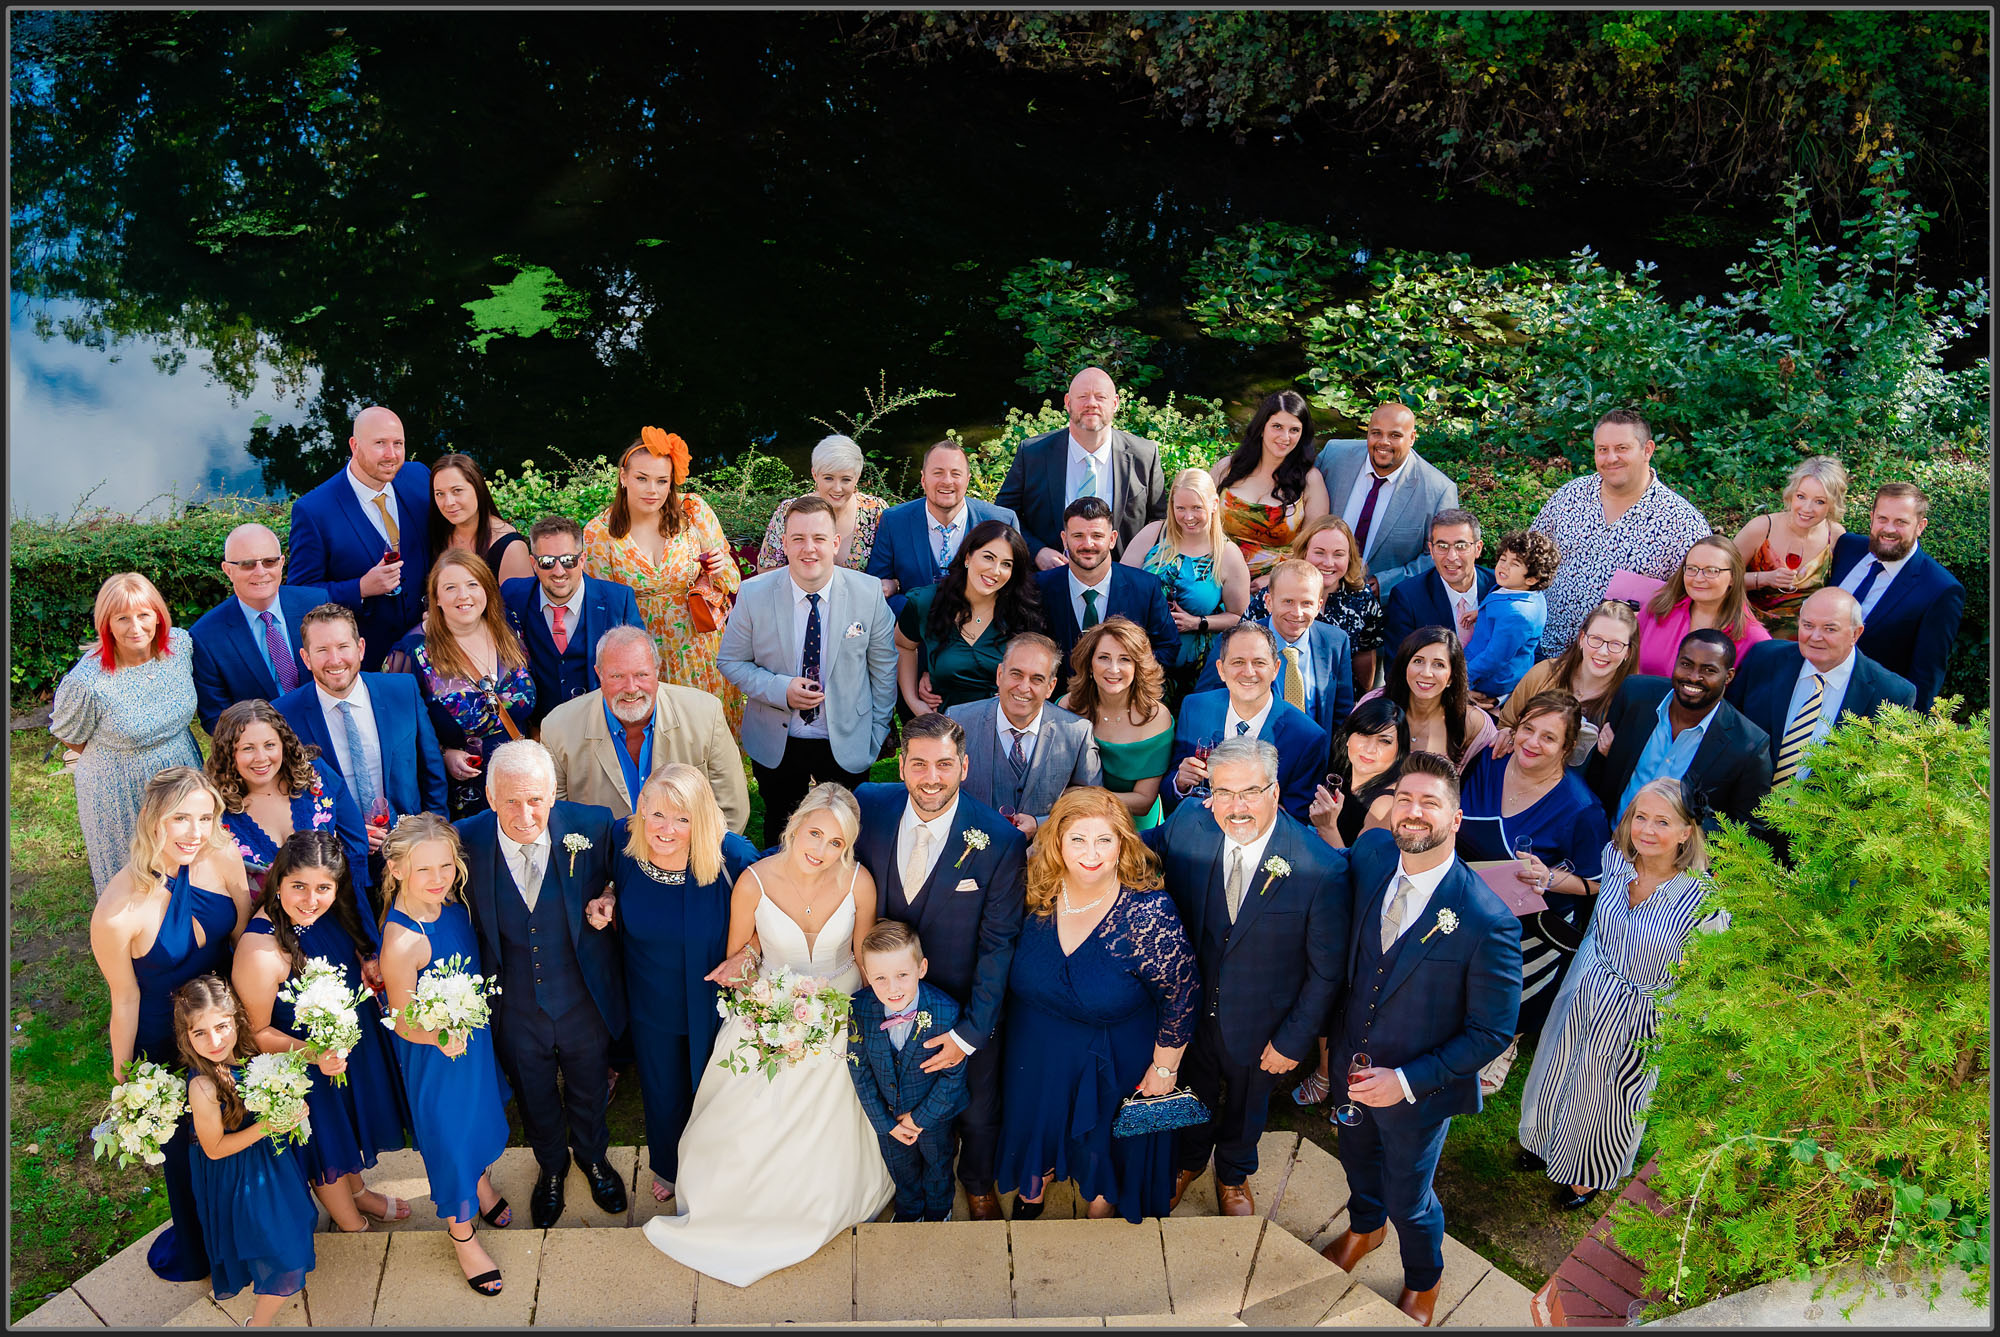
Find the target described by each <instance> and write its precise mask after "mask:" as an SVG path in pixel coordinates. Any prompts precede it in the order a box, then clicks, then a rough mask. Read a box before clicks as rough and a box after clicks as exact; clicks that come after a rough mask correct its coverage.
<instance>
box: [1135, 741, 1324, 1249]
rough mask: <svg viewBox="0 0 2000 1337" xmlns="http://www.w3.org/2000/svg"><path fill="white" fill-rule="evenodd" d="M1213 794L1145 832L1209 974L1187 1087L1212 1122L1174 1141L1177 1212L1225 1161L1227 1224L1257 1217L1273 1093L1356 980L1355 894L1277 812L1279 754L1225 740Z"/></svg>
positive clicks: (1318, 843)
mask: <svg viewBox="0 0 2000 1337" xmlns="http://www.w3.org/2000/svg"><path fill="white" fill-rule="evenodd" d="M1208 773H1209V780H1210V783H1211V784H1212V785H1213V786H1214V792H1213V793H1212V794H1211V795H1210V796H1209V798H1208V801H1207V805H1206V807H1205V808H1204V807H1203V806H1202V805H1199V804H1195V803H1184V804H1182V805H1181V807H1180V809H1179V811H1177V812H1175V813H1174V815H1173V818H1172V819H1171V820H1169V821H1168V822H1167V823H1166V824H1165V825H1164V826H1156V827H1154V828H1152V829H1151V830H1149V831H1145V832H1142V833H1141V839H1143V840H1144V841H1145V842H1146V845H1147V847H1148V848H1150V849H1151V850H1153V852H1154V853H1156V854H1158V855H1160V856H1161V859H1162V862H1164V863H1165V865H1166V879H1167V894H1168V895H1170V896H1172V897H1173V898H1174V909H1175V910H1176V911H1177V912H1178V913H1179V915H1180V919H1181V923H1182V925H1183V926H1185V927H1186V929H1187V934H1188V939H1189V941H1191V942H1192V943H1193V944H1194V949H1195V958H1196V961H1197V962H1198V963H1199V965H1200V967H1201V988H1202V1006H1201V1019H1200V1022H1199V1024H1198V1025H1197V1026H1196V1028H1195V1033H1194V1040H1193V1042H1192V1043H1191V1044H1190V1045H1189V1046H1188V1049H1187V1053H1186V1054H1185V1056H1184V1057H1183V1059H1182V1062H1181V1067H1182V1074H1181V1079H1182V1081H1183V1082H1184V1083H1185V1084H1186V1085H1187V1086H1188V1087H1189V1088H1190V1089H1192V1090H1193V1091H1194V1093H1195V1095H1197V1096H1199V1097H1200V1098H1201V1100H1202V1103H1203V1104H1205V1105H1207V1106H1208V1108H1209V1110H1210V1112H1211V1116H1212V1117H1211V1118H1210V1119H1209V1121H1208V1122H1207V1123H1205V1124H1199V1125H1196V1126H1194V1127H1191V1128H1183V1129H1182V1130H1181V1131H1180V1134H1179V1136H1178V1137H1176V1138H1175V1153H1176V1156H1177V1159H1178V1160H1179V1163H1180V1164H1179V1170H1180V1173H1179V1176H1178V1177H1177V1178H1176V1179H1175V1181H1174V1198H1173V1205H1174V1206H1176V1207H1178V1206H1179V1205H1180V1200H1181V1195H1182V1194H1184V1193H1186V1192H1187V1189H1188V1185H1190V1184H1192V1183H1193V1182H1194V1181H1195V1180H1196V1179H1198V1178H1200V1177H1201V1172H1202V1171H1203V1170H1205V1169H1207V1168H1208V1161H1209V1156H1210V1154H1211V1153H1213V1155H1214V1157H1215V1196H1216V1202H1217V1206H1218V1208H1219V1209H1220V1211H1221V1213H1222V1215H1224V1216H1255V1215H1256V1214H1257V1204H1256V1202H1255V1201H1253V1200H1252V1198H1251V1196H1250V1182H1249V1181H1250V1176H1251V1175H1253V1174H1256V1173H1257V1139H1258V1138H1260V1137H1262V1136H1263V1133H1264V1121H1265V1117H1266V1116H1267V1114H1268V1113H1269V1110H1270V1101H1271V1088H1272V1087H1273V1086H1275V1085H1276V1084H1277V1080H1278V1078H1279V1077H1280V1076H1282V1075H1284V1074H1285V1073H1288V1072H1290V1071H1291V1070H1292V1069H1293V1068H1296V1067H1297V1066H1298V1065H1299V1062H1300V1060H1302V1059H1305V1058H1310V1057H1314V1056H1315V1054H1314V1051H1316V1050H1317V1049H1318V1048H1319V1036H1320V1033H1321V1032H1322V1031H1323V1030H1325V1029H1326V1017H1327V1013H1328V1012H1329V1011H1331V1010H1332V1008H1333V1004H1334V1000H1335V999H1336V998H1337V997H1339V995H1340V991H1341V986H1342V984H1343V983H1344V981H1345V980H1346V978H1347V946H1348V942H1349V938H1350V934H1349V932H1348V921H1349V919H1350V918H1351V917H1352V915H1353V912H1354V908H1353V897H1352V896H1351V895H1350V893H1349V891H1348V886H1347V853H1346V851H1344V850H1338V849H1335V848H1333V847H1332V846H1330V845H1328V844H1327V843H1326V842H1325V841H1324V840H1321V839H1320V838H1319V836H1318V835H1317V834H1315V833H1314V832H1313V831H1312V829H1311V828H1309V827H1305V826H1301V825H1300V824H1299V823H1298V822H1295V821H1293V820H1292V819H1291V818H1290V817H1288V816H1286V815H1285V814H1284V813H1282V812H1280V811H1279V810H1278V749H1277V748H1275V747H1273V746H1272V745H1271V744H1269V743H1267V742H1265V741H1263V740H1262V739H1261V738H1237V739H1231V740H1229V741H1227V742H1224V743H1221V744H1219V745H1218V746H1217V747H1216V749H1215V751H1214V752H1213V753H1211V754H1210V756H1209V758H1208Z"/></svg>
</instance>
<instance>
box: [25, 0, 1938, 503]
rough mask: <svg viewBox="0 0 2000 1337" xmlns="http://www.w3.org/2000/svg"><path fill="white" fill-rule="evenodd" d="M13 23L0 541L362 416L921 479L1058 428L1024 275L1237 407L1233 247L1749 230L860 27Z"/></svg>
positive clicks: (1519, 251)
mask: <svg viewBox="0 0 2000 1337" xmlns="http://www.w3.org/2000/svg"><path fill="white" fill-rule="evenodd" d="M10 20H11V23H12V37H13V42H14V46H13V55H14V67H13V76H12V77H13V83H12V87H11V89H10V95H11V96H10V104H11V115H12V124H11V129H12V150H11V151H12V154H13V161H12V168H13V196H12V198H11V200H10V202H9V207H10V215H11V218H12V222H13V255H12V260H13V287H12V289H11V290H10V293H9V306H8V320H9V333H10V335H11V336H12V337H11V338H10V341H9V346H10V354H9V365H8V385H9V391H10V393H9V409H8V414H9V423H8V426H9V433H10V442H11V446H12V449H11V452H10V456H11V460H10V466H9V467H10V476H11V482H12V484H13V493H14V508H15V511H16V512H17V513H21V514H33V515H56V516H61V515H65V514H68V513H69V512H70V511H71V510H72V508H74V507H75V506H76V505H77V503H78V501H79V499H80V498H82V497H83V495H84V494H85V493H86V492H90V493H91V495H90V499H89V500H90V504H91V505H93V506H107V507H110V508H112V509H114V510H132V509H135V508H138V507H141V506H143V505H145V504H147V503H148V502H149V501H151V500H152V499H154V498H156V497H158V496H159V495H160V494H162V493H168V492H171V493H177V494H178V495H179V496H181V497H183V498H198V497H200V496H204V495H208V494H211V493H214V492H239V493H248V494H260V493H265V492H270V493H273V494H282V493H284V492H287V491H291V492H296V491H299V490H302V489H303V488H305V487H308V486H310V485H311V484H312V483H313V482H315V481H317V480H318V479H319V478H321V477H323V476H324V475H326V474H327V473H328V472H330V471H331V470H332V469H334V468H336V467H338V465H339V464H340V463H341V462H342V461H344V459H345V450H346V439H347V435H348V425H347V423H348V419H349V417H350V416H351V414H352V413H353V411H354V410H355V409H357V408H359V407H360V406H362V405H364V404H366V403H370V402H380V403H384V404H387V405H389V406H390V407H392V408H394V409H395V410H396V411H397V412H398V413H399V414H400V415H401V417H402V419H403V422H404V424H405V426H406V428H407V430H408V432H409V437H410V453H411V455H412V457H414V458H418V459H425V460H428V459H430V458H434V457H435V456H436V455H437V454H438V453H440V452H441V451H443V450H444V449H446V448H447V447H449V448H451V449H457V450H466V451H469V452H470V453H472V454H473V455H474V456H475V457H476V458H478V459H480V460H481V462H482V463H483V464H485V465H486V466H487V467H488V469H489V470H490V469H491V468H493V467H495V466H512V465H517V464H518V463H519V462H520V461H522V460H524V459H529V458H532V459H534V460H536V462H537V463H538V464H541V465H542V466H544V467H545V468H546V467H548V466H551V465H555V464H557V463H558V462H559V458H558V457H559V454H560V455H568V456H570V457H574V458H591V457H602V456H605V455H615V454H616V453H617V451H618V450H619V449H620V448H622V446H623V445H624V444H625V443H626V442H628V441H629V440H631V439H632V438H633V437H634V436H635V435H636V433H637V429H638V427H639V425H641V424H642V423H651V424H656V425H658V426H660V427H663V428H666V429H668V430H671V431H677V432H679V433H680V434H681V435H682V436H684V437H685V438H686V439H687V440H688V442H689V443H690V445H691V446H692V448H693V450H694V452H695V457H696V467H697V469H700V468H701V467H703V466H704V465H711V464H714V463H717V462H720V461H722V460H726V459H729V458H732V457H735V456H737V455H738V454H740V453H741V452H742V450H743V448H744V447H745V446H746V445H750V444H755V445H757V446H758V447H759V448H760V449H763V450H766V451H768V452H771V453H775V454H778V455H780V456H782V457H784V458H786V459H787V460H789V461H791V462H792V463H794V464H795V465H798V466H800V467H801V468H802V467H803V464H804V460H805V457H806V456H807V454H808V453H809V452H810V449H811V446H812V444H813V442H814V441H816V440H817V439H818V438H819V437H820V436H821V435H823V434H824V432H825V430H826V429H825V428H824V427H822V426H821V425H820V424H818V423H816V422H815V421H813V419H814V418H816V417H817V418H822V419H829V420H837V419H838V417H839V415H841V414H843V413H855V412H858V411H860V410H861V409H862V408H863V402H864V391H866V390H869V389H873V388H875V387H877V386H878V384H880V383H881V382H882V381H883V380H884V379H885V378H886V383H887V385H888V387H889V388H890V389H892V390H893V389H896V388H914V387H918V386H925V387H934V388H936V389H938V390H940V391H944V392H946V394H947V395H948V397H947V398H940V399H933V400H930V401H927V402H925V403H923V404H920V405H918V406H916V407H914V408H912V409H908V410H905V411H903V412H900V413H898V414H896V415H894V416H893V417H891V418H889V419H887V420H886V421H885V423H884V425H883V429H882V431H881V432H880V433H879V434H877V435H875V436H872V437H870V438H868V439H867V441H866V442H865V443H864V444H866V445H868V446H870V447H871V448H879V449H881V450H883V451H884V452H886V453H888V454H890V455H893V456H906V455H907V454H908V452H910V451H911V450H913V449H916V448H918V447H920V446H921V445H922V444H924V443H927V442H929V441H932V440H935V439H936V438H937V437H938V436H939V435H941V434H942V433H943V431H944V429H946V428H947V427H956V428H958V429H960V430H965V431H967V432H968V433H969V434H977V433H978V431H980V430H981V429H990V428H991V426H992V425H993V424H995V423H997V422H998V421H999V420H1000V419H1001V418H1002V417H1003V416H1004V415H1005V412H1006V410H1007V408H1008V407H1009V406H1010V405H1016V404H1021V405H1025V406H1028V407H1032V406H1034V405H1035V404H1038V403H1040V402H1041V400H1042V398H1043V396H1042V395H1041V394H1039V393H1035V394H1030V393H1029V392H1028V391H1026V390H1024V389H1023V388H1022V387H1021V386H1020V385H1019V384H1017V383H1016V378H1017V377H1018V376H1020V375H1021V374H1022V370H1023V367H1022V354H1023V352H1024V350H1025V347H1026V345H1025V342H1024V341H1023V340H1022V339H1021V337H1020V336H1019V335H1018V333H1016V332H1015V331H1014V330H1013V329H1012V328H1011V326H1010V323H1009V322H1006V321H1002V320H1000V319H998V318H997V317H995V316H994V314H993V312H992V306H993V303H994V302H995V301H996V300H997V298H998V296H999V291H1000V284H1001V281H1002V279H1003V278H1004V277H1005V275H1006V273H1007V271H1008V269H1010V268H1011V267H1013V266H1015V265H1020V264H1024V263H1026V262H1027V261H1029V260H1031V259H1033V258H1035V257H1038V256H1054V257H1058V258H1064V259H1070V260H1073V261H1075V262H1077V263H1078V264H1084V265H1108V266H1115V267H1117V268H1120V269H1123V270H1125V271H1126V272H1128V273H1130V274H1131V275H1132V277H1133V285H1134V290H1135V293H1136V295H1137V297H1138V299H1139V303H1140V310H1138V311H1137V312H1132V313H1128V314H1127V316H1125V317H1122V318H1121V319H1124V320H1128V321H1130V322H1131V323H1133V324H1136V325H1138V326H1139V327H1141V328H1142V329H1145V330H1147V331H1148V332H1151V333H1155V334H1158V335H1160V336H1162V337H1163V338H1164V340H1165V342H1164V344H1163V347H1162V351H1161V354H1160V356H1159V357H1158V358H1157V359H1155V360H1156V361H1157V362H1158V364H1159V365H1161V366H1162V367H1163V368H1164V371H1165V375H1164V376H1163V377H1162V378H1161V379H1160V380H1159V381H1158V382H1156V383H1154V384H1153V385H1152V386H1150V387H1148V389H1147V391H1146V393H1147V394H1149V395H1150V396H1152V397H1155V398H1157V397H1159V396H1160V395H1162V394H1163V393H1164V392H1165V391H1167V390H1169V389H1172V390H1177V391H1180V392H1182V393H1191V394H1198V395H1203V396H1218V397H1221V398H1223V399H1225V400H1228V401H1231V402H1238V401H1240V400H1242V399H1243V398H1244V397H1246V396H1254V395H1255V394H1257V393H1261V392H1262V390H1263V389H1265V388H1268V387H1269V386H1270V385H1271V384H1272V383H1273V382H1274V381H1282V380H1284V379H1285V378H1286V377H1288V376H1290V375H1291V374H1294V373H1295V372H1296V371H1298V370H1299V368H1300V364H1299V361H1298V358H1297V354H1296V352H1295V351H1287V350H1284V349H1279V350H1275V351H1273V350H1270V349H1266V350H1261V351H1257V350H1247V349H1243V348H1239V347H1237V346H1235V345H1232V344H1228V343H1225V342H1222V341H1217V340H1212V339H1205V338H1201V337H1198V336H1197V334H1196V331H1195V330H1194V328H1193V327H1192V326H1191V325H1189V324H1187V323H1186V320H1185V317H1184V315H1183V314H1182V312H1181V302H1182V300H1183V298H1184V296H1185V293H1184V291H1183V288H1184V285H1183V279H1182V276H1183V275H1184V273H1185V271H1186V268H1187V265H1188V263H1189V261H1191V260H1192V259H1193V258H1194V256H1195V255H1196V254H1197V253H1198V252H1199V251H1200V249H1201V248H1202V246H1203V245H1204V244H1205V243H1206V242H1207V241H1208V240H1209V239H1210V238H1211V237H1212V236H1214V235H1216V234H1217V233H1221V232H1226V231H1228V230H1229V229H1230V228H1232V227H1234V226H1236V225H1237V224H1238V223H1242V222H1247V221H1252V220H1257V219H1277V220H1283V221H1287V222H1293V223H1299V224H1307V225H1312V226H1317V227H1323V228H1326V229H1328V230H1330V231H1332V232H1333V233H1334V234H1335V235H1337V236H1338V237H1339V238H1340V239H1341V240H1342V242H1343V243H1348V244H1351V245H1353V246H1354V247H1356V248H1357V249H1359V248H1370V249H1379V248H1381V247H1386V246H1398V247H1404V248H1413V249H1415V248H1422V249H1433V250H1461V251H1469V252H1471V253H1472V255H1473V256H1474V258H1475V260H1477V261H1480V262H1497V261H1502V260H1510V259H1529V258H1541V257H1556V256H1561V255H1564V254H1566V253H1568V252H1569V251H1570V250H1572V249H1574V248H1575V247H1578V246H1582V245H1586V244H1588V245H1591V246H1593V247H1595V248H1596V249H1597V251H1598V252H1599V253H1600V254H1601V255H1602V256H1603V257H1604V258H1605V259H1606V261H1607V262H1608V263H1610V264H1612V265H1613V266H1614V267H1621V268H1623V267H1629V266H1630V264H1631V263H1632V262H1633V261H1634V260H1637V259H1639V258H1646V259H1651V260H1655V261H1658V262H1659V263H1660V266H1661V269H1660V273H1661V276H1662V278H1663V279H1664V280H1665V281H1666V283H1667V286H1668V287H1669V290H1670V291H1673V292H1675V293H1677V294H1682V293H1691V292H1694V291H1706V292H1714V291H1719V290H1720V288H1721V286H1722V271H1723V268H1724V266H1725V265H1726V264H1727V263H1729V262H1730V261H1732V260H1734V259H1737V258H1740V257H1741V255H1742V250H1743V244H1744V241H1745V239H1746V237H1747V235H1749V233H1748V232H1747V231H1746V230H1745V226H1744V225H1745V223H1748V224H1750V225H1754V224H1755V223H1756V222H1757V221H1759V220H1758V218H1757V217H1756V216H1754V211H1752V210H1750V209H1749V207H1748V206H1746V207H1744V208H1738V209H1735V210H1724V209H1721V208H1717V207H1713V206H1711V207H1710V208H1709V209H1707V210H1705V211H1704V218H1705V219H1706V220H1708V221H1706V222H1704V223H1702V224H1700V225H1699V226H1695V227H1690V225H1689V223H1688V221H1687V216H1688V214H1689V212H1690V209H1691V202H1690V201H1688V200H1674V199H1665V198H1655V197H1648V196H1643V195H1641V194H1639V193H1637V192H1634V191H1630V190H1624V189H1617V188H1608V187H1604V186H1593V185H1591V184H1589V183H1582V184H1580V185H1578V186H1577V187H1575V188H1574V189H1572V190H1571V191H1569V192H1568V193H1567V195H1566V197H1565V198H1561V199H1544V198H1543V197H1542V196H1538V197H1537V199H1538V203H1537V204H1536V205H1535V207H1521V206H1519V205H1516V204H1513V203H1509V202H1506V201H1502V200H1500V199H1496V198H1493V197H1491V196H1487V195H1483V194H1480V193H1477V192H1475V191H1469V190H1467V191H1459V192H1456V193H1455V194H1453V195H1451V196H1450V197H1448V198H1439V195H1438V191H1437V188H1436V185H1435V182H1434V180H1433V178H1432V177H1431V176H1430V174H1429V173H1428V172H1426V171H1425V170H1424V169H1423V168H1422V167H1421V165H1420V164H1418V163H1416V162H1413V161H1398V160H1395V159H1393V158H1391V157H1390V156H1389V155H1388V154H1387V153H1386V152H1384V153H1379V154H1363V155H1362V156H1360V157H1355V156H1352V155H1350V154H1346V153H1334V152H1330V151H1328V150H1326V149H1325V148H1323V147H1319V146H1316V145H1313V144H1310V143H1302V142H1299V141H1298V140H1297V139H1296V138H1291V139H1285V140H1274V139H1272V138H1269V137H1266V138H1263V139H1261V140H1253V141H1251V142H1247V143H1243V144H1237V143H1234V142H1232V141H1231V139H1230V138H1229V137H1228V136H1226V135H1220V134H1213V133H1210V132H1206V131H1201V130H1183V129H1181V128H1180V127H1178V126H1177V125H1173V124H1170V123H1167V122H1164V121H1161V120H1159V119H1157V118H1154V117H1152V116H1150V115H1148V114H1147V112H1146V110H1145V107H1144V103H1143V101H1142V100H1141V99H1140V98H1139V97H1138V95H1137V94H1136V92H1135V91H1133V90H1131V89H1127V88H1122V87H1120V86H1119V85H1117V84H1116V83H1114V82H1113V81H1110V80H1108V79H1102V78H1082V79H1063V78H1055V77H1043V76H1028V75H1024V74H1020V73H1016V72H1007V71H996V70H993V69H991V68H990V67H988V66H984V65H974V64H970V63H962V64H936V65H932V66H929V67H917V66H914V65H911V64H907V63H904V62H902V61H900V60H897V59H882V58H877V59H870V60H863V59H861V58H860V57H859V56H858V55H857V54H856V53H855V51H854V49H853V48H854V43H853V38H854V35H855V34H856V32H857V31H858V30H859V29H860V27H861V26H862V24H863V22H864V17H863V16H862V15H860V14H840V15H802V14H779V13H713V14H688V13H641V12H599V13H582V12H541V13H528V12H513V13H473V12H434V13H364V12H339V13H327V12H321V13H259V14H251V13H242V12H234V13H232V12H225V11H216V12H207V13H183V14H171V13H167V12H151V13H147V12H124V13H103V14H95V13H90V14H87V13H76V12H69V13H51V12H39V13H36V12H22V11H18V10H17V11H14V12H13V13H12V14H11V15H10ZM1544 194H1546V192H1544ZM1746 213H1750V214H1751V215H1752V216H1749V217H1747V218H1744V217H1743V216H1744V215H1745V214H1746ZM1677 217H1678V221H1676V218H1677ZM1691 241H1692V242H1698V243H1699V242H1706V243H1709V244H1705V245H1704V244H1689V243H1690V242H1691ZM1940 277H1944V278H1949V277H1951V276H1950V275H1942V276H1940ZM92 489H94V491H92Z"/></svg>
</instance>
